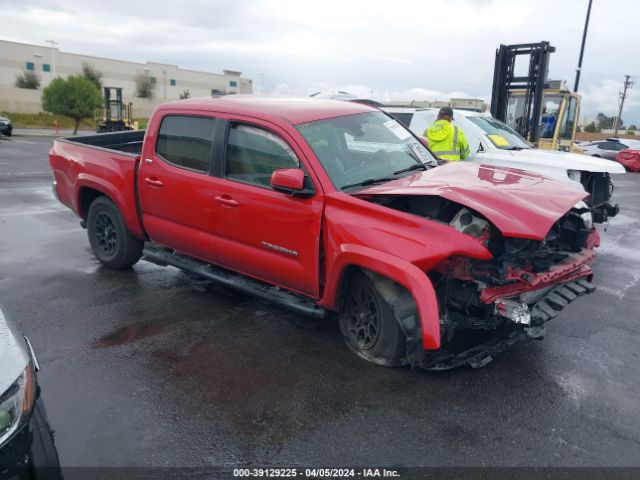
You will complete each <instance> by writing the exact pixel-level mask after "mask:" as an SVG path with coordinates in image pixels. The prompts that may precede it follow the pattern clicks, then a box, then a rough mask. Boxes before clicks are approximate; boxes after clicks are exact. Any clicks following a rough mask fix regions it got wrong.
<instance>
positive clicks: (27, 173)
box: [0, 172, 51, 177]
mask: <svg viewBox="0 0 640 480" xmlns="http://www.w3.org/2000/svg"><path fill="white" fill-rule="evenodd" d="M50 173H51V172H11V173H0V175H2V176H5V177H13V176H16V175H44V174H46V175H49V174H50Z"/></svg>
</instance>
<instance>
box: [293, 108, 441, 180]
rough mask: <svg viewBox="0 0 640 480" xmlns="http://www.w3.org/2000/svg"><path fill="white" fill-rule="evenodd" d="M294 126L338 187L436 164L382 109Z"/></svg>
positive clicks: (389, 177)
mask: <svg viewBox="0 0 640 480" xmlns="http://www.w3.org/2000/svg"><path fill="white" fill-rule="evenodd" d="M297 129H298V131H299V132H300V134H301V135H302V136H303V137H304V139H305V140H306V141H307V143H308V144H309V145H310V146H311V148H312V149H313V152H314V153H315V154H316V157H318V160H320V163H322V166H323V167H324V169H325V171H326V172H327V175H329V178H331V181H332V182H333V185H334V186H335V188H336V189H338V190H340V189H346V188H350V187H351V186H354V187H355V186H359V185H369V184H373V183H378V182H382V181H387V180H393V179H395V178H399V177H400V176H402V175H403V174H408V172H411V171H413V170H419V169H427V168H429V167H432V166H436V165H437V161H436V159H435V157H433V155H431V153H430V152H429V150H428V149H426V148H425V147H424V146H423V145H422V144H421V143H420V141H418V139H416V137H414V136H413V134H412V133H411V132H409V131H408V130H407V129H406V128H405V127H404V126H402V125H401V124H400V123H398V122H397V121H396V120H394V119H392V118H390V117H388V116H387V115H385V114H384V113H382V112H371V113H361V114H356V115H349V116H344V117H336V118H330V119H327V120H318V121H315V122H309V123H304V124H301V125H298V126H297Z"/></svg>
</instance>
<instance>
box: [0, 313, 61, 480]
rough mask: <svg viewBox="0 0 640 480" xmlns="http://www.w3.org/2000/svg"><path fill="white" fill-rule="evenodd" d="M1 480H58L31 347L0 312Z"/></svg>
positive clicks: (36, 364) (53, 449) (56, 464)
mask: <svg viewBox="0 0 640 480" xmlns="http://www.w3.org/2000/svg"><path fill="white" fill-rule="evenodd" d="M0 365H1V366H2V368H0V480H5V479H11V480H13V479H51V480H53V479H60V478H62V477H61V474H60V462H59V460H58V452H57V450H56V447H55V444H54V440H53V432H52V431H51V428H50V427H49V422H48V420H47V414H46V412H45V409H44V405H43V403H42V399H41V398H40V387H39V386H38V381H37V376H36V372H37V371H38V370H39V367H38V361H37V359H36V357H35V354H34V352H33V349H32V348H31V343H30V342H29V340H28V339H27V337H23V336H20V335H16V334H15V333H14V330H13V329H12V328H11V327H10V326H9V323H8V321H7V319H6V318H5V316H4V314H3V313H2V309H0Z"/></svg>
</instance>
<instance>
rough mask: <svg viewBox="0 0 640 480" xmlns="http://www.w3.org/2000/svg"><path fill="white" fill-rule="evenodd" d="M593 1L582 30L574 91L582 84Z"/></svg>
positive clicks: (588, 8)
mask: <svg viewBox="0 0 640 480" xmlns="http://www.w3.org/2000/svg"><path fill="white" fill-rule="evenodd" d="M591 2H592V0H589V6H588V7H587V18H586V19H585V21H584V30H583V32H582V45H581V46H580V57H579V58H578V68H576V83H575V84H574V85H573V91H574V92H577V91H578V85H579V84H580V72H581V70H582V57H583V56H584V44H585V42H586V40H587V28H589V17H590V16H591Z"/></svg>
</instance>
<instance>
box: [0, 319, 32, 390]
mask: <svg viewBox="0 0 640 480" xmlns="http://www.w3.org/2000/svg"><path fill="white" fill-rule="evenodd" d="M18 338H19V337H18V336H17V335H15V334H14V333H13V331H12V329H11V328H10V326H9V324H8V322H7V319H6V318H5V317H4V314H3V313H2V308H0V395H2V394H3V393H4V392H5V391H6V390H7V389H8V388H9V387H10V386H11V385H12V384H13V382H15V381H16V379H17V378H18V376H20V374H21V373H22V372H23V371H24V369H25V368H26V367H27V364H28V363H29V355H28V353H27V350H26V344H25V341H24V339H22V342H20V341H19V340H18Z"/></svg>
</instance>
